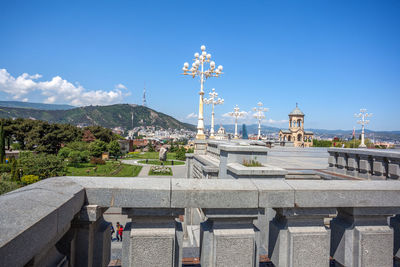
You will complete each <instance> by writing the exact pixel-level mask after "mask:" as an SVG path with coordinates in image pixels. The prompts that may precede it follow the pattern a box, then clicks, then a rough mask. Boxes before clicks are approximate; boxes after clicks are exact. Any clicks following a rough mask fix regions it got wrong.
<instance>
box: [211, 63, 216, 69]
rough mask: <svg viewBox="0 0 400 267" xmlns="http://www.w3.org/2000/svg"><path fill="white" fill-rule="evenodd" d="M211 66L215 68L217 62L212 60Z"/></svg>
mask: <svg viewBox="0 0 400 267" xmlns="http://www.w3.org/2000/svg"><path fill="white" fill-rule="evenodd" d="M210 67H211V68H212V69H213V68H215V62H214V61H211V62H210Z"/></svg>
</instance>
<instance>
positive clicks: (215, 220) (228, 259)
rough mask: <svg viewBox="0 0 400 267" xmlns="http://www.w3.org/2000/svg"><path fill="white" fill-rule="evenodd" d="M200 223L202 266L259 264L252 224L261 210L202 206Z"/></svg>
mask: <svg viewBox="0 0 400 267" xmlns="http://www.w3.org/2000/svg"><path fill="white" fill-rule="evenodd" d="M204 213H205V215H206V216H207V218H208V220H207V221H205V222H203V223H202V224H201V227H200V230H201V233H200V248H201V253H200V258H201V266H208V267H215V266H254V267H255V266H257V267H258V265H259V258H258V255H259V253H258V252H259V247H260V234H259V230H258V229H257V228H256V227H255V225H256V224H257V218H258V215H259V214H264V209H204Z"/></svg>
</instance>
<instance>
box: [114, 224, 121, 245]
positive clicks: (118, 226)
mask: <svg viewBox="0 0 400 267" xmlns="http://www.w3.org/2000/svg"><path fill="white" fill-rule="evenodd" d="M120 227H121V225H120V224H119V222H117V232H116V234H115V235H116V237H117V241H119V240H120V237H119V228H120ZM121 240H122V238H121Z"/></svg>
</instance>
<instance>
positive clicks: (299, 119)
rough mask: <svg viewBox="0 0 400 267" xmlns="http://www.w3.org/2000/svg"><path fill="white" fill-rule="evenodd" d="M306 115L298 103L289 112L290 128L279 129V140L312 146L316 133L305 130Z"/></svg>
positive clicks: (296, 144) (296, 145) (297, 145)
mask: <svg viewBox="0 0 400 267" xmlns="http://www.w3.org/2000/svg"><path fill="white" fill-rule="evenodd" d="M304 116H305V115H304V113H303V112H302V111H301V110H300V109H299V107H298V105H297V103H296V108H295V109H293V110H292V112H290V113H289V130H280V131H279V141H281V142H293V145H294V146H295V147H310V146H312V141H313V138H314V133H313V132H306V131H304Z"/></svg>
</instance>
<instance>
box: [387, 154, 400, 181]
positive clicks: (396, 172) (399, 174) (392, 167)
mask: <svg viewBox="0 0 400 267" xmlns="http://www.w3.org/2000/svg"><path fill="white" fill-rule="evenodd" d="M388 178H390V179H397V180H398V179H399V178H400V160H399V159H392V158H388Z"/></svg>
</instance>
